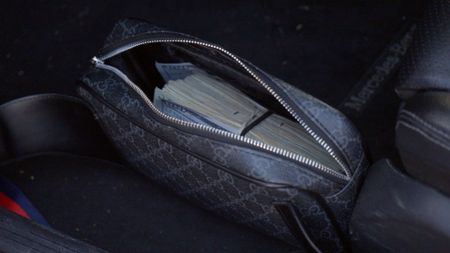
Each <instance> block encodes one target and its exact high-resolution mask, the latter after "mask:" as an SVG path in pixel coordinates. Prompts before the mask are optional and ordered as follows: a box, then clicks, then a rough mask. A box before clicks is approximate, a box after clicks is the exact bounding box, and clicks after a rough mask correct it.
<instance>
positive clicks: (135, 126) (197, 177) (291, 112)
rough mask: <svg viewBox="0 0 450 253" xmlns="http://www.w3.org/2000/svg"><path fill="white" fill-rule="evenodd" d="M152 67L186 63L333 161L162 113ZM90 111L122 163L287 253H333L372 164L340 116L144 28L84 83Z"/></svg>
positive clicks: (212, 49) (195, 46) (202, 49)
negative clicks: (295, 251) (291, 250)
mask: <svg viewBox="0 0 450 253" xmlns="http://www.w3.org/2000/svg"><path fill="white" fill-rule="evenodd" d="M155 62H162V63H182V62H190V63H192V64H195V65H196V66H197V67H199V68H202V69H203V70H205V71H207V72H208V73H212V74H214V75H216V76H219V77H220V78H222V79H224V80H227V81H229V82H230V83H233V85H234V86H235V87H236V88H237V89H239V90H242V91H244V92H246V94H249V95H250V96H252V98H253V99H255V100H257V101H259V102H260V103H261V104H263V105H264V106H265V107H267V108H270V110H271V111H274V112H277V113H279V114H280V115H285V116H286V117H289V118H291V119H292V120H293V121H295V122H297V123H298V124H299V125H300V126H301V127H302V128H303V129H304V131H305V133H307V134H308V135H309V136H311V138H312V139H313V140H314V141H316V142H317V143H318V144H319V145H320V146H321V148H323V150H324V151H325V152H326V153H327V154H328V155H329V156H330V157H332V159H333V160H334V161H335V164H336V166H333V167H330V166H325V165H323V164H322V163H321V162H320V161H315V160H312V159H309V158H308V157H304V156H302V155H300V154H296V153H293V152H290V151H287V150H284V149H282V148H280V147H274V146H271V145H268V144H266V143H262V142H260V141H257V140H254V139H250V138H247V137H244V136H241V135H237V134H234V133H230V132H227V131H224V130H221V129H217V128H214V127H210V126H206V125H202V124H197V123H193V122H188V121H184V120H180V119H177V118H174V117H171V116H169V115H166V114H164V113H162V112H161V111H160V110H158V108H157V107H156V106H155V105H154V103H153V102H152V99H151V98H152V97H153V93H154V90H155V88H156V87H162V86H163V85H164V83H163V81H162V78H161V76H160V75H159V74H158V71H157V69H156V68H155ZM79 93H80V95H81V97H82V98H83V99H84V100H85V101H86V102H87V103H88V104H89V105H90V107H91V109H92V110H93V112H94V113H95V115H96V117H97V119H98V120H99V122H100V123H101V125H102V127H103V128H104V130H105V132H106V133H107V134H108V135H109V137H110V138H111V139H112V141H113V143H114V144H115V145H116V147H117V150H118V151H119V152H120V153H121V155H122V156H123V157H124V159H125V160H126V161H127V162H128V163H129V164H130V165H131V166H132V167H134V168H136V169H137V170H139V171H141V172H143V173H144V174H146V175H148V176H149V177H150V178H151V179H152V180H154V181H156V182H158V183H160V184H162V185H164V186H166V187H168V188H170V189H171V190H173V191H175V192H176V193H178V194H179V195H181V196H183V197H185V198H188V199H189V200H191V201H193V202H195V203H197V204H199V205H200V206H202V207H204V208H206V209H209V210H211V211H213V212H215V213H217V214H219V215H221V216H224V217H226V218H227V219H230V220H232V221H234V222H238V223H242V224H245V225H248V226H251V227H253V228H255V229H257V230H259V231H261V232H263V233H266V234H268V235H270V236H274V237H277V238H280V239H282V240H284V241H287V242H289V243H291V244H293V245H296V246H298V247H301V248H305V249H311V248H312V249H314V250H316V251H327V252H328V251H332V252H339V251H343V250H344V249H345V247H346V246H345V245H346V243H345V242H344V240H343V238H344V236H343V235H345V234H347V229H348V222H349V219H350V215H351V212H352V209H353V205H354V200H355V198H356V195H357V192H358V187H359V184H360V182H361V179H362V177H363V175H364V172H365V170H366V167H367V166H368V163H367V161H366V159H365V155H364V151H363V147H362V143H361V139H360V135H359V133H358V132H357V131H356V129H355V128H354V127H353V126H352V124H351V123H350V122H349V121H348V120H347V119H346V118H345V116H343V115H342V114H341V113H340V112H338V111H337V110H335V109H333V108H331V107H330V106H328V105H326V104H325V103H323V102H321V101H319V100H317V99H315V98H313V97H311V96H310V95H308V94H305V93H304V92H302V91H300V90H299V89H297V88H295V87H294V86H291V85H290V84H287V83H285V82H283V81H281V80H279V79H277V78H275V77H272V76H270V75H269V74H267V73H265V72H264V71H262V70H260V69H259V68H257V67H255V66H253V65H252V64H251V63H249V62H248V61H246V60H244V59H242V58H240V57H238V56H236V55H234V54H233V53H231V52H229V51H228V50H226V49H224V48H222V47H221V46H219V45H217V44H213V43H209V42H206V41H204V40H201V39H198V38H195V37H193V36H190V35H186V34H182V33H176V32H171V31H166V30H163V29H161V28H158V27H155V26H153V25H151V24H149V23H147V22H145V21H141V20H133V19H126V20H121V21H119V22H118V23H117V24H116V25H115V27H114V29H113V31H112V32H111V33H110V35H109V36H108V38H107V40H106V43H105V45H104V48H103V49H101V51H100V52H99V54H98V55H97V56H96V57H94V58H93V66H92V67H91V68H90V69H89V70H88V71H87V73H86V74H85V75H84V76H83V77H82V83H81V85H80V88H79Z"/></svg>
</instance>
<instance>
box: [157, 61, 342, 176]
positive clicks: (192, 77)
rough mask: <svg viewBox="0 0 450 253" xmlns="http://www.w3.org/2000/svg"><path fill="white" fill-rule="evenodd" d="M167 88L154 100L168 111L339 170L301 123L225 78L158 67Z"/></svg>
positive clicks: (171, 66)
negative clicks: (246, 93)
mask: <svg viewBox="0 0 450 253" xmlns="http://www.w3.org/2000/svg"><path fill="white" fill-rule="evenodd" d="M156 67H157V69H158V71H159V72H160V73H161V76H162V77H163V79H164V80H165V82H166V84H165V85H164V87H163V88H162V89H159V88H156V89H155V93H154V98H153V102H154V104H155V106H156V107H157V108H158V109H159V110H160V111H161V112H163V113H165V114H167V115H169V116H172V117H175V118H178V119H181V120H186V121H190V122H195V123H199V124H205V125H208V126H211V127H215V128H218V129H222V130H225V131H229V132H232V133H235V134H239V135H244V136H245V137H248V138H251V139H254V140H258V141H261V142H263V143H266V144H268V145H271V146H274V147H278V148H281V149H285V150H287V151H290V152H293V153H296V154H300V155H302V156H305V157H308V158H310V159H313V160H316V161H320V162H321V163H322V164H324V165H326V166H328V167H331V168H333V167H335V166H336V161H335V160H334V159H333V158H332V157H331V156H330V155H329V154H328V153H327V152H326V151H325V150H324V149H323V148H322V147H321V146H320V145H319V144H318V143H317V142H316V141H315V140H314V139H313V138H312V137H311V136H310V135H309V134H307V133H306V132H305V130H304V129H303V127H301V126H300V125H299V124H298V123H297V122H294V121H291V120H289V119H287V118H285V117H282V116H280V115H277V114H274V113H270V112H269V111H268V109H266V108H265V107H263V106H261V105H260V104H258V103H257V102H255V101H253V100H252V99H251V98H249V97H248V96H247V95H245V94H244V93H242V92H241V91H239V90H238V89H236V88H234V87H233V86H232V85H231V84H229V83H227V82H226V81H224V80H223V79H220V78H218V77H216V76H213V75H210V74H208V73H206V72H205V71H203V70H201V69H199V68H197V67H196V66H194V65H192V64H190V63H179V64H161V63H156Z"/></svg>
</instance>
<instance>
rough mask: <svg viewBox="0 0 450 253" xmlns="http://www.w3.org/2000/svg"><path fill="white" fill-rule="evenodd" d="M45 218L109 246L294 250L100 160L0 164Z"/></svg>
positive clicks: (62, 157) (58, 158) (50, 158)
mask: <svg viewBox="0 0 450 253" xmlns="http://www.w3.org/2000/svg"><path fill="white" fill-rule="evenodd" d="M0 174H1V175H2V176H4V177H6V178H8V179H9V180H10V181H12V182H14V184H16V185H17V186H18V187H20V189H21V190H22V191H23V192H24V193H25V195H26V196H27V197H28V198H29V199H30V200H31V201H32V202H33V204H34V205H35V206H36V207H37V208H38V209H39V210H40V211H41V212H42V214H43V215H44V216H45V218H46V219H47V220H48V222H49V223H50V225H51V226H52V227H53V228H55V229H57V230H60V231H62V232H64V233H66V234H68V235H71V236H73V237H75V238H78V239H81V240H84V241H86V242H89V243H91V244H93V245H95V246H98V247H100V248H103V249H106V250H109V251H111V252H134V253H138V252H294V251H295V248H293V247H291V246H289V245H287V244H284V243H283V242H281V241H278V240H276V239H272V238H270V237H267V236H264V235H262V234H259V233H257V232H255V231H253V230H251V229H249V228H247V227H244V226H241V225H236V224H234V223H231V222H228V221H226V220H224V219H222V218H219V217H217V216H215V215H212V214H211V213H209V212H207V211H204V210H202V209H200V208H198V207H196V206H194V205H192V204H191V203H189V202H187V201H184V200H183V199H181V198H179V197H177V196H175V195H174V194H172V193H171V192H169V191H168V190H166V189H162V188H161V187H159V186H157V185H155V184H154V183H152V182H151V181H149V180H147V179H146V177H144V176H143V175H141V174H139V173H137V172H135V171H134V170H131V169H127V168H124V167H121V166H118V165H116V164H113V163H110V162H106V161H103V160H98V159H93V158H87V157H79V156H73V155H67V154H43V155H37V156H33V157H28V158H24V159H19V160H16V161H11V162H9V163H7V164H4V165H3V166H0Z"/></svg>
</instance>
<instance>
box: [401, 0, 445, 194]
mask: <svg viewBox="0 0 450 253" xmlns="http://www.w3.org/2000/svg"><path fill="white" fill-rule="evenodd" d="M449 42H450V2H449V1H443V0H438V1H431V2H430V4H429V6H428V9H427V11H426V13H425V16H424V20H423V21H422V23H421V24H420V25H419V26H418V28H417V32H416V35H415V38H414V41H413V44H412V46H411V48H410V50H409V52H408V59H407V60H406V62H405V63H406V64H405V66H404V68H403V75H402V76H403V77H402V79H403V80H402V81H401V82H400V83H399V86H398V87H397V93H398V94H399V95H400V97H401V98H403V100H404V105H403V106H402V108H400V112H399V116H398V123H397V129H396V133H397V137H396V142H397V147H398V150H399V152H400V155H401V157H402V161H403V163H404V165H405V169H406V170H407V171H408V173H409V174H411V175H412V176H414V177H416V178H417V179H419V180H421V181H423V182H425V183H427V184H429V185H432V186H433V187H436V188H437V189H439V190H441V191H443V192H444V193H446V194H448V195H450V61H449V59H450V43H449Z"/></svg>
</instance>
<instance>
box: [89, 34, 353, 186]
mask: <svg viewBox="0 0 450 253" xmlns="http://www.w3.org/2000/svg"><path fill="white" fill-rule="evenodd" d="M150 43H186V44H196V45H200V46H204V47H209V48H213V49H216V50H218V51H220V52H222V53H224V54H226V55H228V56H229V57H231V58H232V59H233V60H234V61H236V62H237V63H238V64H239V65H240V66H241V67H242V68H244V69H245V71H247V73H249V74H250V75H251V76H252V77H253V78H254V79H255V80H256V81H258V82H259V83H260V84H261V85H262V86H263V87H264V88H265V89H266V90H267V91H268V92H269V93H270V94H271V95H272V96H273V97H274V98H275V99H276V100H277V101H278V102H279V103H280V104H281V105H282V106H283V107H284V108H285V109H286V110H287V111H288V112H289V113H290V114H291V115H292V116H293V117H294V118H295V120H297V122H298V123H299V124H300V125H301V126H302V127H303V128H304V129H305V131H306V132H307V133H308V134H309V135H310V136H311V137H312V138H313V139H314V140H315V141H316V142H317V143H319V145H321V146H322V147H323V148H324V149H325V151H327V153H328V154H329V155H330V156H331V157H332V158H333V159H334V160H335V161H336V162H337V163H338V165H339V166H340V167H341V168H342V170H343V171H344V174H341V173H338V172H336V171H334V170H332V169H330V168H328V167H326V166H325V165H323V164H321V163H319V162H317V161H313V160H311V159H309V158H306V157H304V156H301V155H299V154H295V153H292V152H290V151H287V150H284V149H281V148H278V147H274V146H271V145H267V144H265V143H262V142H260V141H256V140H253V139H250V138H247V137H244V136H240V135H237V134H234V133H230V132H227V131H223V130H220V129H216V128H213V127H210V126H206V125H202V124H197V123H193V122H188V121H184V120H180V119H177V118H174V117H171V116H168V115H166V114H164V113H162V112H161V111H160V110H159V109H158V108H156V107H155V106H154V105H153V103H152V102H151V101H150V100H149V99H148V97H147V95H146V94H145V93H144V92H143V91H142V90H141V89H140V88H139V87H138V86H137V85H136V84H135V83H134V82H133V81H131V80H130V79H129V78H128V77H127V76H126V75H125V74H124V73H122V72H121V71H120V70H118V69H116V68H115V67H112V66H109V65H106V64H104V63H103V61H104V60H105V59H108V58H110V57H113V56H115V55H117V54H119V53H121V52H123V51H126V50H128V49H131V48H134V47H138V46H140V45H144V44H150ZM92 61H93V62H94V63H95V65H96V66H102V67H103V68H106V69H109V70H111V71H113V72H115V73H116V74H118V75H119V76H121V78H122V79H124V80H125V81H126V82H127V83H128V84H129V85H130V86H131V87H132V88H133V90H135V91H136V92H137V93H138V94H139V95H140V96H141V97H142V98H143V99H144V101H145V102H146V103H147V104H148V105H149V106H150V107H151V109H152V110H153V111H155V112H156V113H157V114H158V115H159V116H161V117H162V118H165V119H166V120H169V121H172V122H174V123H176V124H180V125H183V126H187V127H194V128H198V129H202V130H205V131H209V132H212V133H215V134H219V135H223V136H226V137H227V138H232V139H235V140H238V141H242V142H245V143H247V144H250V145H253V146H256V147H259V148H262V149H265V150H268V151H270V152H274V153H276V154H279V155H282V156H285V157H288V158H290V159H293V160H296V161H299V162H301V163H304V164H307V165H309V166H312V167H315V168H317V169H319V170H321V171H323V172H326V173H328V174H331V175H334V176H336V177H338V178H341V179H344V180H349V179H350V177H351V173H350V171H349V170H348V169H347V167H346V166H345V165H344V163H343V162H342V161H341V160H340V159H339V157H338V156H337V155H336V153H335V152H334V151H333V149H332V148H331V147H330V146H329V145H328V144H327V143H326V142H325V140H323V139H322V138H321V137H320V136H318V135H317V134H316V133H315V132H314V130H312V129H311V128H310V127H309V126H308V125H307V124H306V123H305V121H304V120H303V119H302V118H301V117H300V116H299V115H298V114H297V113H296V112H295V111H294V110H293V109H292V107H291V106H290V105H289V104H287V103H286V101H284V99H283V98H281V97H280V95H278V94H277V93H276V92H275V91H274V90H273V89H272V87H270V86H269V85H267V84H266V83H265V82H264V81H263V80H262V79H261V78H260V77H259V76H258V75H256V74H255V73H254V72H253V71H252V70H251V69H249V68H248V67H247V65H246V64H244V63H243V62H242V61H241V60H240V59H239V58H238V57H237V56H235V55H234V54H232V53H230V52H229V51H227V50H226V49H224V48H222V47H219V46H217V45H214V44H209V43H205V42H201V41H196V40H187V39H158V40H145V41H140V42H136V43H132V44H129V45H128V46H124V47H121V48H118V49H116V50H113V51H112V52H110V53H108V54H105V55H103V56H101V57H99V58H97V57H94V58H93V59H92Z"/></svg>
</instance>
